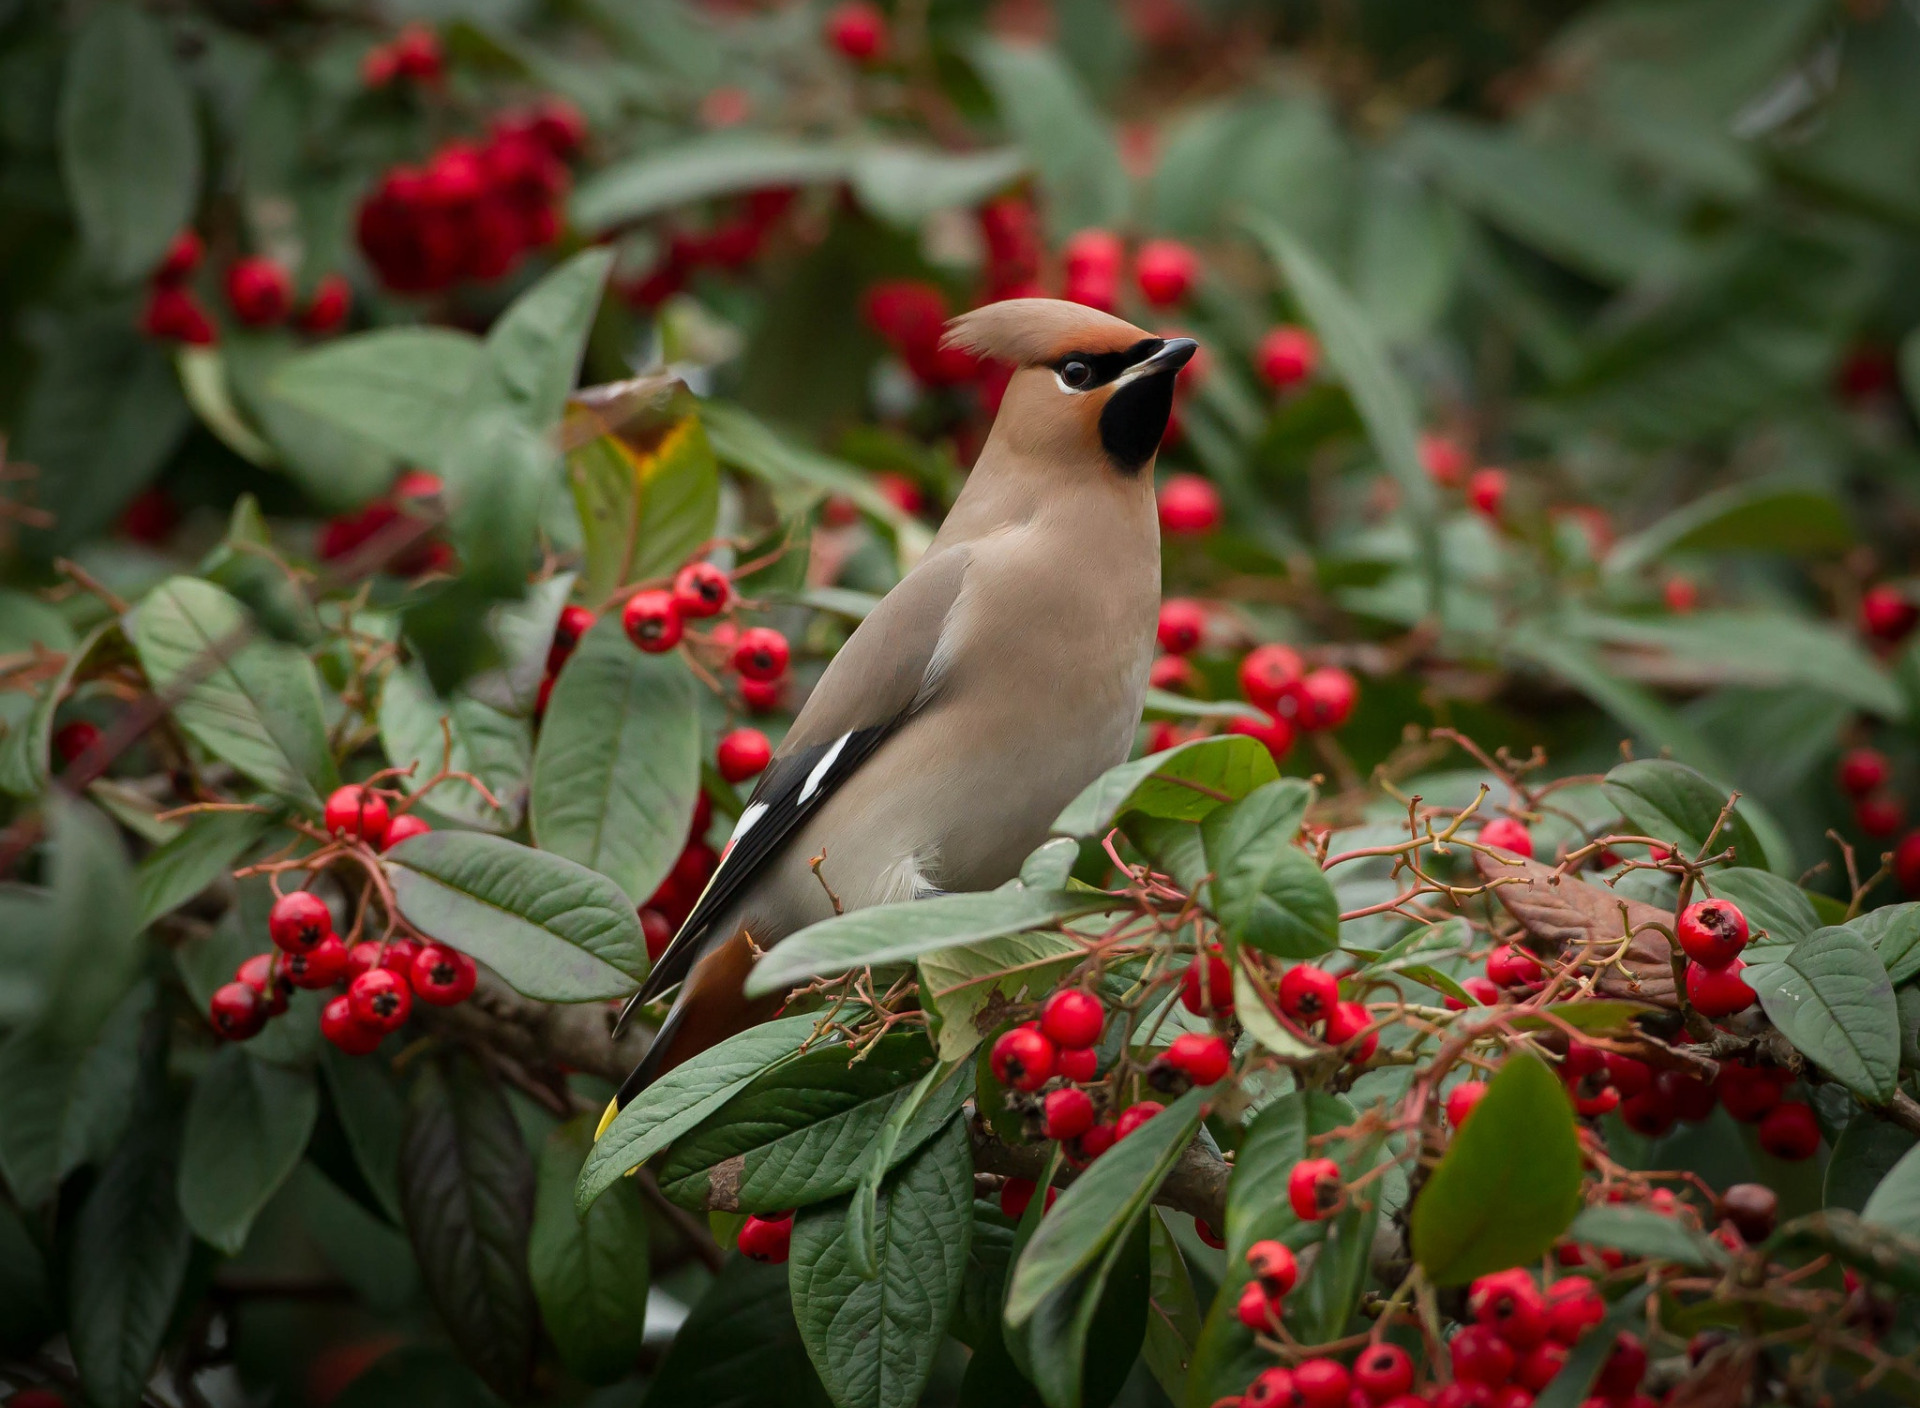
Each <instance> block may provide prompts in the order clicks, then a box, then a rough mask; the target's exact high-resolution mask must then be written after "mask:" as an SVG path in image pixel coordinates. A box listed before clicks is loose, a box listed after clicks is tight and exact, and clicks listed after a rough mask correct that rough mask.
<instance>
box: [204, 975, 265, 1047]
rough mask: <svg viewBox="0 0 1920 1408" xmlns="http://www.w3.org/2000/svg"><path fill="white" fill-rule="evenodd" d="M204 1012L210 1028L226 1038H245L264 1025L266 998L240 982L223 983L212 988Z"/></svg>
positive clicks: (240, 1039) (236, 1039)
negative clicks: (211, 993) (212, 990)
mask: <svg viewBox="0 0 1920 1408" xmlns="http://www.w3.org/2000/svg"><path fill="white" fill-rule="evenodd" d="M207 1016H208V1017H209V1018H210V1019H211V1020H212V1022H213V1029H214V1030H215V1031H216V1032H218V1033H220V1035H221V1036H223V1037H225V1038H226V1039H227V1040H228V1041H245V1040H246V1039H247V1038H248V1037H250V1036H256V1035H258V1034H259V1031H260V1029H261V1028H262V1027H264V1026H266V1024H267V1002H266V999H265V998H263V997H261V996H260V994H259V993H257V992H255V991H254V990H253V989H252V988H251V987H249V986H247V984H245V983H243V982H239V981H235V982H231V983H226V984H223V985H222V986H220V987H218V988H215V989H214V993H213V999H212V1001H211V1002H209V1003H208V1004H207Z"/></svg>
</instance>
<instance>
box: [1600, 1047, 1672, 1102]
mask: <svg viewBox="0 0 1920 1408" xmlns="http://www.w3.org/2000/svg"><path fill="white" fill-rule="evenodd" d="M1603 1059H1604V1061H1605V1062H1606V1067H1607V1081H1608V1083H1609V1084H1611V1085H1612V1086H1613V1088H1614V1089H1615V1090H1617V1091H1619V1092H1620V1098H1621V1099H1623V1100H1630V1099H1632V1098H1633V1097H1634V1096H1636V1095H1639V1094H1641V1093H1642V1092H1643V1091H1645V1090H1648V1089H1650V1088H1651V1087H1652V1085H1653V1067H1651V1066H1649V1065H1648V1064H1647V1063H1646V1062H1645V1061H1636V1060H1634V1059H1633V1057H1631V1056H1622V1055H1619V1054H1618V1053H1617V1052H1613V1051H1609V1052H1607V1053H1605V1055H1604V1057H1603ZM1661 1098H1662V1099H1667V1096H1666V1093H1665V1092H1664V1091H1662V1092H1661ZM1669 1103H1671V1102H1669Z"/></svg>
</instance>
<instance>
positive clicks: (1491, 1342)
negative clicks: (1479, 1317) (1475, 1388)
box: [1447, 1325, 1514, 1388]
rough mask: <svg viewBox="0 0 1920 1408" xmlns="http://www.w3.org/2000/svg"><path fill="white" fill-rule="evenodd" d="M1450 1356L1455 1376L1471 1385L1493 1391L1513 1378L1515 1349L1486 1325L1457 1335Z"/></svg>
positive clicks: (1464, 1330)
mask: <svg viewBox="0 0 1920 1408" xmlns="http://www.w3.org/2000/svg"><path fill="white" fill-rule="evenodd" d="M1447 1356H1448V1358H1449V1359H1451V1360H1452V1361H1453V1376H1454V1377H1455V1378H1456V1379H1464V1380H1465V1381H1467V1382H1468V1383H1478V1384H1485V1385H1487V1387H1489V1388H1493V1387H1496V1386H1498V1385H1500V1384H1503V1383H1505V1382H1506V1381H1507V1379H1508V1378H1509V1377H1510V1376H1511V1375H1512V1374H1513V1365H1514V1353H1513V1346H1512V1345H1510V1344H1508V1343H1507V1342H1506V1341H1505V1340H1504V1339H1502V1338H1500V1336H1499V1335H1497V1334H1495V1333H1494V1332H1493V1331H1492V1330H1490V1329H1488V1328H1487V1327H1486V1326H1485V1325H1468V1326H1465V1327H1464V1328H1463V1329H1461V1330H1460V1331H1459V1332H1458V1333H1456V1334H1455V1335H1454V1337H1453V1340H1452V1342H1451V1343H1449V1344H1448V1345H1447Z"/></svg>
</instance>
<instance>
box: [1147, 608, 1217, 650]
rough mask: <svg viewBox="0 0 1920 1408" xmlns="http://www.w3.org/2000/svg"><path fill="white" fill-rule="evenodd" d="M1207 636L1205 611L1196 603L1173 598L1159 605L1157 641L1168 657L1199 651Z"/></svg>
mask: <svg viewBox="0 0 1920 1408" xmlns="http://www.w3.org/2000/svg"><path fill="white" fill-rule="evenodd" d="M1206 634H1207V609H1206V608H1205V607H1204V606H1202V605H1201V604H1200V603H1199V602H1197V601H1190V600H1188V599H1187V598H1185V597H1174V598H1173V599H1172V600H1170V601H1163V602H1161V603H1160V626H1159V630H1158V632H1157V637H1156V638H1157V639H1158V640H1159V642H1160V648H1161V649H1162V650H1164V651H1166V652H1167V654H1169V655H1188V654H1191V653H1192V652H1193V651H1195V650H1197V649H1199V647H1200V642H1201V641H1202V640H1204V639H1205V638H1206Z"/></svg>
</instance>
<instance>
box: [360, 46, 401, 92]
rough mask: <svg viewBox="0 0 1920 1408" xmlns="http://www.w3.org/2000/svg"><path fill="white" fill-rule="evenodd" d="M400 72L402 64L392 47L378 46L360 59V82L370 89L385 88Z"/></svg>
mask: <svg viewBox="0 0 1920 1408" xmlns="http://www.w3.org/2000/svg"><path fill="white" fill-rule="evenodd" d="M399 72H400V62H399V60H398V58H396V57H395V55H394V52H393V49H392V47H391V46H390V45H386V44H376V45H374V46H373V47H372V48H371V49H369V50H367V52H366V53H365V54H364V55H363V56H362V57H361V59H360V81H361V83H363V84H365V85H366V86H367V87H368V88H384V87H386V86H387V85H388V84H389V83H391V82H393V80H394V78H395V77H396V76H397V75H398V74H399Z"/></svg>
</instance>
